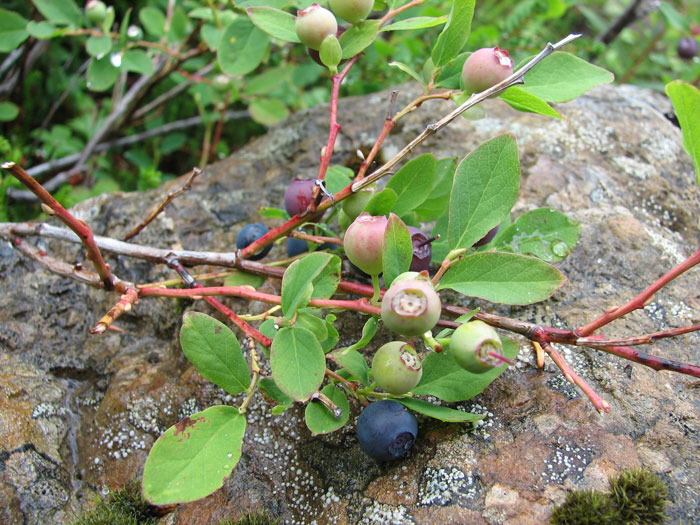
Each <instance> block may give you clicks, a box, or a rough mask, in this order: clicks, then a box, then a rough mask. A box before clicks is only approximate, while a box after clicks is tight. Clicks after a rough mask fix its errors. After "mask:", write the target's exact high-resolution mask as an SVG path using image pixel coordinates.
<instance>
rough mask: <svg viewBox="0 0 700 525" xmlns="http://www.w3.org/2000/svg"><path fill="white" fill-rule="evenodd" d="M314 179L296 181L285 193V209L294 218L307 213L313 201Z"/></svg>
mask: <svg viewBox="0 0 700 525" xmlns="http://www.w3.org/2000/svg"><path fill="white" fill-rule="evenodd" d="M314 186H316V181H315V180H314V179H294V180H293V181H292V182H291V184H290V185H289V186H287V189H286V190H285V192H284V208H285V209H286V210H287V213H288V214H289V215H291V216H292V217H294V216H295V215H299V214H301V213H304V211H306V208H308V207H309V204H311V201H312V199H313V191H314Z"/></svg>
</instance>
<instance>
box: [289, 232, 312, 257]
mask: <svg viewBox="0 0 700 525" xmlns="http://www.w3.org/2000/svg"><path fill="white" fill-rule="evenodd" d="M308 251H309V245H308V243H307V242H306V241H305V240H303V239H296V238H294V237H290V238H289V239H287V257H295V256H297V255H301V254H302V253H304V252H308Z"/></svg>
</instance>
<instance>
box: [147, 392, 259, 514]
mask: <svg viewBox="0 0 700 525" xmlns="http://www.w3.org/2000/svg"><path fill="white" fill-rule="evenodd" d="M245 427H246V420H245V417H243V416H242V415H240V414H239V413H238V409H237V408H235V407H230V406H221V405H220V406H213V407H210V408H208V409H206V410H204V411H202V412H198V413H196V414H193V415H192V416H190V417H187V418H185V419H183V420H182V421H180V422H179V423H176V424H175V425H173V426H172V427H170V428H169V429H168V430H166V431H165V432H164V433H163V434H162V435H161V436H160V437H159V438H158V439H157V440H156V442H155V443H154V444H153V447H152V448H151V451H150V452H149V453H148V459H146V464H145V465H144V468H143V481H142V486H143V495H144V497H145V498H146V500H147V501H148V502H149V503H151V504H153V505H172V504H174V503H184V502H187V501H194V500H198V499H200V498H203V497H205V496H208V495H209V494H211V493H212V492H214V491H215V490H217V489H219V488H221V486H222V485H223V484H224V481H226V478H227V477H228V476H229V475H230V474H231V471H232V470H233V468H234V467H235V466H236V464H237V463H238V460H239V459H240V457H241V446H242V444H243V434H244V433H245Z"/></svg>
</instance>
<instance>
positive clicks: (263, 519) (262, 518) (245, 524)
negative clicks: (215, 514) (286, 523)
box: [219, 512, 279, 525]
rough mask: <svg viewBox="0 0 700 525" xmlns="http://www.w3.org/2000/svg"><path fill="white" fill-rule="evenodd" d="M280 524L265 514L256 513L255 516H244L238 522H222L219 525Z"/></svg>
mask: <svg viewBox="0 0 700 525" xmlns="http://www.w3.org/2000/svg"><path fill="white" fill-rule="evenodd" d="M278 522H279V520H277V519H274V518H271V517H270V516H268V515H267V514H265V513H264V512H256V513H255V514H247V515H245V516H242V517H241V518H239V519H238V520H236V521H233V520H224V521H220V522H219V525H277V523H278Z"/></svg>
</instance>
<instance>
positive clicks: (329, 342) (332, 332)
mask: <svg viewBox="0 0 700 525" xmlns="http://www.w3.org/2000/svg"><path fill="white" fill-rule="evenodd" d="M335 320H336V317H335V315H333V314H328V315H327V316H326V318H325V319H324V322H325V324H326V331H327V332H328V336H327V337H326V338H325V339H322V340H321V341H320V343H321V348H322V349H323V353H324V354H327V353H328V352H330V351H331V350H333V349H334V348H335V345H337V344H338V341H339V340H340V334H339V333H338V330H336V329H335V326H333V323H334V322H335Z"/></svg>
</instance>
